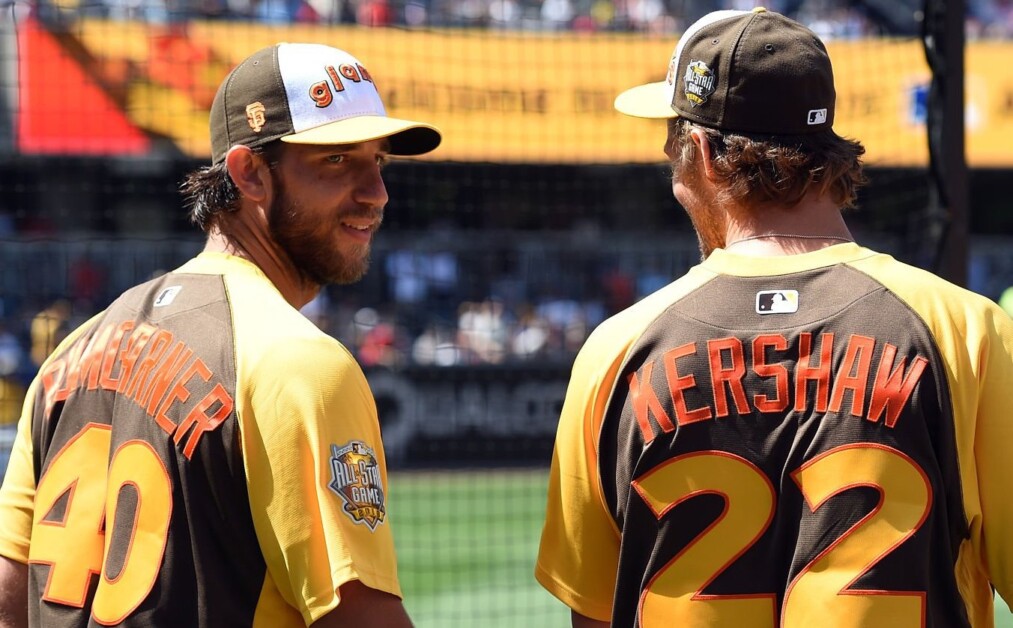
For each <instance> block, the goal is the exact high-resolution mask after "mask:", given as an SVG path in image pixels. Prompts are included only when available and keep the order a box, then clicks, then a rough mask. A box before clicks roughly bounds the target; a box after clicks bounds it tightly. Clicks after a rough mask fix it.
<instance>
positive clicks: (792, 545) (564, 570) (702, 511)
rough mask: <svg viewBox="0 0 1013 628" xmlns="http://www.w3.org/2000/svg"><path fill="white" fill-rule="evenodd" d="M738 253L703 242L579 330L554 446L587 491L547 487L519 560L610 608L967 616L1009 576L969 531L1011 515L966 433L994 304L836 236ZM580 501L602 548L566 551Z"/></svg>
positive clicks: (653, 618) (800, 616)
mask: <svg viewBox="0 0 1013 628" xmlns="http://www.w3.org/2000/svg"><path fill="white" fill-rule="evenodd" d="M757 266H758V264H757V263H756V261H755V259H751V258H743V257H740V256H735V255H732V254H729V253H727V252H725V251H717V252H715V253H714V254H713V255H712V257H711V258H709V259H708V260H707V261H706V262H704V263H703V264H702V265H701V266H699V267H697V268H695V269H694V270H693V271H691V272H690V273H689V274H688V275H687V276H686V277H684V278H683V279H681V280H680V281H678V282H676V283H675V284H672V285H671V286H669V287H667V288H665V289H664V290H662V291H660V292H659V293H656V294H655V295H652V296H651V297H648V299H646V300H645V301H643V302H642V303H641V304H639V305H637V306H634V308H631V309H630V310H628V311H627V312H624V313H622V314H620V315H619V316H618V317H616V318H614V319H612V320H611V321H609V322H607V323H606V324H604V325H603V326H602V327H601V328H600V329H599V330H598V331H596V332H595V335H594V336H593V337H592V339H591V340H589V341H588V345H587V347H585V349H584V350H583V351H582V355H581V357H579V358H578V363H577V365H576V366H575V373H574V378H573V381H587V382H592V383H593V389H590V390H588V389H585V390H583V391H581V390H576V389H573V386H572V385H571V391H570V393H568V400H567V406H566V407H565V408H564V416H563V419H562V422H564V423H566V422H571V421H579V422H583V424H584V429H581V430H579V431H578V429H576V428H575V427H573V428H572V429H567V428H566V427H565V426H563V425H561V429H560V439H559V440H557V460H556V465H557V466H558V467H559V470H560V473H559V476H561V477H566V474H567V473H568V472H573V473H579V474H591V475H592V476H594V475H596V476H597V477H589V478H586V480H585V481H588V482H589V483H592V484H598V485H599V486H600V491H601V493H600V496H591V497H589V498H587V499H586V500H584V501H579V500H578V501H576V503H573V504H572V508H568V507H567V506H563V507H562V508H561V509H560V510H559V511H553V505H554V500H553V499H551V498H550V513H549V515H548V519H547V523H546V532H545V536H543V543H542V554H541V556H540V561H539V572H538V574H539V578H540V580H541V581H542V582H543V584H545V585H546V586H547V587H549V589H550V590H553V591H557V590H560V589H561V588H562V587H566V588H569V589H570V590H572V591H575V592H588V593H584V595H585V596H587V597H589V598H590V597H597V595H594V594H589V593H593V592H595V591H612V590H614V603H613V605H612V607H611V609H609V612H610V614H611V616H612V621H613V625H616V626H627V625H635V624H636V622H637V618H638V617H639V618H641V621H643V625H647V626H649V625H652V622H653V623H657V622H660V624H659V625H665V624H666V622H671V621H675V620H676V619H679V620H680V621H684V620H685V621H696V622H697V623H694V624H692V625H700V626H719V625H737V626H738V625H741V626H751V625H775V624H777V623H778V622H779V621H780V622H783V625H799V626H802V625H825V622H826V621H828V618H829V617H840V618H841V620H840V621H844V622H845V623H846V625H854V626H859V625H861V626H871V625H884V626H887V625H891V626H892V625H915V626H921V625H924V626H968V625H980V623H981V622H982V621H985V618H986V617H990V616H991V595H992V592H991V589H990V586H989V576H991V578H992V580H993V582H995V583H996V585H997V586H1000V588H1001V592H1003V593H1004V595H1009V593H1010V591H1009V587H1010V585H1011V583H1010V582H1009V574H1008V573H1005V572H1004V571H1003V569H1006V568H1008V566H1007V565H1006V562H1008V560H1007V561H1005V562H1004V560H1003V559H1002V557H1004V556H1009V553H1010V548H1009V547H1003V546H1001V541H1000V542H999V544H997V545H991V541H990V545H989V546H988V547H985V545H984V543H983V537H982V530H981V528H982V521H983V520H984V521H985V523H986V524H987V525H988V526H989V529H990V530H995V529H999V530H1002V529H1008V526H1009V525H1013V511H1011V510H1010V508H1009V507H1008V506H1005V505H1003V504H1002V503H1001V502H1000V501H999V500H1003V501H1006V500H1005V498H1004V497H1002V496H1001V495H995V494H993V493H995V492H996V489H997V488H998V483H999V482H1002V481H1004V479H1003V477H1002V476H999V475H997V472H998V473H1001V469H1000V468H999V466H997V465H1001V464H1003V463H1002V462H1001V458H1002V457H1003V454H1002V453H1001V452H998V451H988V446H989V445H988V443H987V442H986V443H982V442H979V440H978V439H981V438H982V436H983V435H984V434H985V433H988V430H997V429H1001V428H1000V427H998V426H997V425H995V421H996V420H997V418H998V415H999V413H1000V412H1001V406H1000V405H999V404H1001V403H1002V401H1003V397H1002V394H1005V399H1006V401H1007V402H1008V397H1009V395H1008V393H1002V392H1001V390H1003V389H1001V388H1000V386H1005V385H1006V384H1005V383H1003V382H1004V381H1005V382H1008V381H1009V377H1010V376H1011V375H1013V373H1010V371H1011V370H1013V369H1011V365H1010V364H1008V357H1007V360H1006V362H1005V363H1004V362H1003V361H1002V357H1001V356H1002V355H1004V350H1003V349H1002V347H1001V343H1002V342H1003V337H1002V336H1001V335H1000V334H1002V333H1005V334H1009V333H1010V331H1011V330H1010V329H1008V327H1009V325H1008V321H1001V322H1000V321H998V320H997V319H995V320H993V319H994V317H995V316H996V315H997V314H998V315H999V316H1001V312H999V311H998V309H997V308H987V306H985V304H984V302H985V300H984V299H981V298H975V297H972V296H971V295H970V294H969V293H964V292H963V291H960V290H959V289H957V288H955V287H953V286H950V285H948V284H944V283H943V282H942V281H941V280H938V279H936V278H934V277H931V276H929V275H928V274H927V273H923V272H921V271H918V270H916V269H913V268H910V267H907V266H904V265H902V264H899V263H897V262H895V261H893V260H892V259H890V258H888V257H887V256H882V255H875V254H873V253H872V252H870V251H867V250H865V249H861V248H859V247H856V246H854V245H840V246H837V247H832V248H829V249H825V250H824V251H820V252H817V253H809V254H805V255H798V256H790V257H785V258H770V259H765V260H764V261H763V266H764V268H763V269H762V270H760V269H758V268H757ZM989 325H991V328H989ZM1003 325H1005V327H1003ZM999 330H1002V331H999ZM966 337H972V338H978V337H981V338H982V340H981V341H980V342H979V341H971V342H966V340H965V339H966ZM1005 342H1006V343H1007V344H1009V343H1010V338H1005ZM990 343H991V346H990ZM990 349H991V353H990V351H989V350H990ZM1006 351H1008V349H1006ZM990 357H991V359H992V360H993V362H994V363H993V364H989V363H988V360H989V358H990ZM584 369H587V370H586V371H585V370H584ZM990 369H991V371H990ZM996 369H998V372H997V371H996ZM1003 369H1004V370H1003ZM986 371H990V372H986ZM1003 377H1005V378H1006V379H1005V380H1004V379H1003ZM979 378H988V381H990V382H992V383H991V384H990V386H985V385H981V386H979V381H980V380H979ZM603 395H607V396H603ZM587 400H597V401H594V403H592V404H588V403H586V401H587ZM578 433H583V434H586V435H587V438H588V439H589V441H590V442H586V443H581V442H568V441H565V440H564V439H563V435H564V434H569V435H571V436H572V435H574V434H578ZM578 449H583V450H584V451H594V452H596V455H590V454H581V453H579V451H578ZM582 456H586V459H585V460H584V461H581V457H582ZM1007 457H1008V456H1007ZM1005 464H1007V465H1008V463H1005ZM990 465H991V466H990ZM976 471H977V473H976ZM553 475H554V478H555V477H556V473H554V474H553ZM568 488H569V487H568V482H567V481H565V480H564V481H563V482H562V486H561V488H560V489H558V490H560V491H561V493H562V494H568V493H569V490H568ZM553 490H557V489H555V488H554V489H553ZM986 507H988V511H987V512H984V511H985V509H986ZM983 512H984V515H983ZM578 518H579V519H581V520H582V522H583V523H582V525H583V526H584V528H586V529H590V530H591V531H590V532H587V531H586V530H582V531H581V532H580V534H581V535H592V536H595V535H596V540H595V542H596V543H598V544H599V546H602V547H605V548H609V547H611V551H602V552H600V553H597V552H596V553H594V554H593V555H591V556H584V557H582V558H575V557H573V556H572V555H569V554H570V552H571V548H572V547H574V546H576V544H575V543H572V542H571V543H569V547H567V546H566V545H565V541H564V540H563V537H564V536H566V535H568V534H570V533H571V532H572V530H567V527H566V525H565V524H562V523H561V522H562V521H566V520H577V519H578ZM1004 524H1005V526H1006V527H1003V525H1004ZM619 538H621V539H622V541H621V546H620V545H619V540H618V539H619ZM591 544H592V543H591V542H589V541H587V540H586V539H585V543H584V546H585V547H587V546H588V545H591ZM557 550H558V552H557ZM985 552H987V553H988V555H989V557H990V558H993V561H992V563H993V573H992V574H988V573H986V572H984V571H983V570H982V567H981V563H980V562H979V561H978V560H977V558H976V557H977V556H981V555H982V554H983V553H985ZM570 563H579V564H580V566H579V569H576V570H573V569H572V568H571V567H570V566H569V564H570ZM1003 588H1005V591H1002V589H1003ZM564 595H565V594H564ZM564 599H565V598H564ZM572 606H573V607H574V608H575V609H576V610H578V612H582V613H583V614H585V615H588V616H601V615H602V614H603V613H602V612H601V611H602V610H604V609H597V610H596V609H594V608H592V607H591V606H583V607H581V606H580V605H573V604H572ZM582 608H583V609H584V610H582Z"/></svg>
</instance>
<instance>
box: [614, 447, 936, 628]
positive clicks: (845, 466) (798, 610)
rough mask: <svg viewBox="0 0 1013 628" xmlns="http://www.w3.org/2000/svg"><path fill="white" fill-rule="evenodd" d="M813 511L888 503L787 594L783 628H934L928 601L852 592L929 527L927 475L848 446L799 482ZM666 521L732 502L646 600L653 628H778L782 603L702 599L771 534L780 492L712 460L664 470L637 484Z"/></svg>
mask: <svg viewBox="0 0 1013 628" xmlns="http://www.w3.org/2000/svg"><path fill="white" fill-rule="evenodd" d="M791 477H792V478H793V479H794V480H795V483H796V484H797V485H798V487H799V489H800V490H801V492H802V495H803V497H804V498H805V500H806V504H807V505H808V507H809V509H810V510H811V511H813V512H816V511H817V510H818V509H819V508H821V507H822V506H823V505H824V504H826V503H827V501H828V500H830V498H832V497H833V496H834V495H837V494H838V493H841V492H843V491H845V490H848V489H850V488H854V487H857V486H864V487H869V488H873V489H875V490H877V491H878V492H879V494H880V501H879V504H878V507H877V508H875V509H873V511H872V512H871V513H869V514H868V515H866V516H865V517H864V518H862V519H861V520H860V521H859V522H857V523H856V524H855V525H853V526H852V527H851V528H850V529H848V530H847V531H845V532H844V533H843V534H842V535H841V536H840V538H838V539H837V540H835V541H834V542H832V543H831V544H830V545H829V547H827V548H826V549H825V550H823V551H822V552H821V553H820V554H819V555H818V556H816V557H815V558H814V559H813V560H812V561H810V562H809V564H808V565H806V566H805V567H804V568H803V569H802V570H801V572H800V573H799V574H798V575H797V576H796V577H795V579H794V580H793V581H792V582H791V584H790V585H789V586H788V588H787V590H786V591H785V594H784V604H783V607H782V610H781V620H780V626H782V627H783V628H801V627H804V626H825V627H833V628H909V627H910V628H917V627H921V626H924V625H925V618H924V613H925V611H924V604H923V602H924V599H923V598H924V593H920V592H913V591H862V590H856V589H852V588H850V587H851V585H852V583H854V582H855V581H856V580H858V578H860V577H861V576H862V574H864V573H865V572H866V571H868V570H869V569H870V568H872V566H873V565H875V564H876V563H877V562H879V560H881V559H882V558H883V557H884V556H886V555H887V554H889V553H890V552H891V551H893V550H894V549H895V548H896V547H898V546H899V545H900V544H901V543H903V542H904V541H905V540H907V539H908V538H909V537H910V536H911V535H913V534H914V533H915V532H916V531H917V530H918V528H920V527H921V525H922V524H923V523H924V522H925V518H926V517H927V516H928V512H929V509H930V508H931V505H932V490H931V485H930V484H929V480H928V478H927V477H926V476H925V473H924V472H923V471H922V469H921V468H920V467H919V466H918V465H917V464H916V463H915V462H914V461H913V460H912V459H911V458H909V457H908V456H906V455H904V454H903V453H901V452H900V451H897V450H896V449H893V448H891V447H886V446H883V445H876V444H872V443H860V444H854V445H846V446H842V447H837V448H835V449H831V450H829V451H827V452H824V453H823V454H820V455H818V456H816V457H815V458H813V459H812V460H810V461H808V462H806V463H805V464H804V465H802V466H801V467H799V468H798V469H796V470H795V471H794V472H792V474H791ZM633 488H634V489H635V490H636V491H637V493H638V494H639V495H640V497H641V498H642V499H643V500H644V502H645V503H646V504H647V505H648V507H649V508H650V509H651V511H652V512H653V513H654V515H655V517H657V518H658V519H659V520H660V519H661V518H662V517H664V516H665V515H666V514H667V513H668V512H669V511H670V510H672V509H673V508H675V507H676V506H677V505H678V504H680V503H682V502H684V501H686V500H688V499H691V498H692V497H695V496H697V495H702V494H716V495H719V496H721V497H722V498H723V499H724V500H725V510H724V512H723V513H722V514H721V515H720V516H719V517H718V518H717V520H715V521H714V522H713V523H712V524H711V525H710V526H709V527H708V528H707V529H706V530H704V531H703V532H702V533H701V534H700V535H699V536H698V537H697V538H696V539H695V540H694V541H692V542H691V543H690V544H689V545H688V546H687V547H686V548H685V549H683V550H682V551H681V552H679V553H678V554H677V555H676V556H675V557H674V558H673V559H672V560H671V561H669V562H668V563H667V564H666V565H665V566H664V567H663V568H662V569H661V570H660V571H659V572H658V574H657V575H655V576H654V578H652V579H651V581H650V582H649V583H648V586H647V589H646V590H645V591H644V592H643V594H642V595H641V600H640V613H639V614H640V622H641V625H642V626H644V627H645V628H660V627H663V626H669V625H674V623H673V622H677V623H678V625H680V626H737V627H741V628H772V627H773V626H776V625H778V621H777V608H776V595H775V593H774V592H771V593H769V594H750V595H738V596H734V595H726V596H722V595H708V594H704V593H703V592H702V591H703V589H705V588H706V587H707V586H708V585H709V584H710V583H711V582H712V581H713V580H714V579H715V578H717V577H718V576H719V575H720V574H721V572H722V571H724V569H725V568H726V567H728V565H730V564H732V563H733V562H734V561H735V560H736V559H738V558H739V557H740V556H742V554H744V553H745V552H746V551H747V550H748V549H749V548H750V547H751V546H752V545H753V544H754V543H756V541H757V540H759V538H760V537H761V536H763V533H764V532H765V531H766V530H767V527H768V526H769V525H770V523H771V521H772V520H773V517H774V512H775V510H776V507H777V505H776V496H775V491H774V487H773V485H772V484H771V482H770V480H769V479H768V478H767V476H766V475H765V474H764V473H763V471H761V470H760V469H759V468H757V467H756V466H755V465H754V464H752V463H751V462H749V461H747V460H745V459H743V458H741V457H739V456H736V455H733V454H729V453H726V452H720V451H707V452H698V453H692V454H686V455H683V456H679V457H676V458H673V459H672V460H669V461H667V462H664V463H662V464H660V465H658V466H657V467H655V468H653V469H651V470H650V471H648V472H647V473H645V474H644V475H643V476H642V477H641V478H639V479H637V480H635V481H634V482H633Z"/></svg>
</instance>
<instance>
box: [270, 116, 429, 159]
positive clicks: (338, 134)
mask: <svg viewBox="0 0 1013 628" xmlns="http://www.w3.org/2000/svg"><path fill="white" fill-rule="evenodd" d="M383 138H389V139H390V154H391V155H422V154H424V153H428V152H429V151H431V150H433V149H435V148H436V147H437V146H439V145H440V141H441V140H442V139H443V136H442V135H441V134H440V130H439V129H437V128H436V127H434V126H432V125H430V124H425V123H423V122H412V121H411V120H399V119H398V118H388V117H387V116H356V117H354V118H345V119H344V120H337V121H335V122H330V123H328V124H322V125H320V126H318V127H314V128H312V129H307V130H305V131H302V132H300V133H294V134H292V135H286V136H284V137H282V138H281V141H283V142H288V143H289V144H328V145H329V144H358V143H359V142H368V141H370V140H379V139H383Z"/></svg>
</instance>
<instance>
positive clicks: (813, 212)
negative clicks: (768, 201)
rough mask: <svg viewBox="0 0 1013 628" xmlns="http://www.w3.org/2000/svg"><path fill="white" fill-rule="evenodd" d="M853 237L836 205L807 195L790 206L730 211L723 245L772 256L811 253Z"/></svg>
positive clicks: (750, 253) (743, 252) (737, 251)
mask: <svg viewBox="0 0 1013 628" xmlns="http://www.w3.org/2000/svg"><path fill="white" fill-rule="evenodd" d="M854 240H855V238H854V236H852V235H851V231H849V230H848V226H847V225H846V224H845V223H844V218H843V217H842V216H841V212H840V209H839V208H838V207H837V206H836V205H834V204H833V203H831V202H830V201H829V200H828V199H826V198H825V197H812V196H807V197H806V198H804V199H802V202H800V203H799V204H798V205H796V206H795V207H791V208H783V207H763V208H758V209H756V210H752V211H743V212H736V213H734V214H729V219H728V224H727V228H726V230H725V245H724V248H725V249H726V250H729V251H733V252H735V253H742V254H746V255H755V256H763V257H769V256H777V255H797V254H799V253H808V252H811V251H817V250H819V249H824V248H826V247H828V246H833V245H835V244H840V243H842V242H854Z"/></svg>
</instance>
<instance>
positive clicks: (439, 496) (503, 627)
mask: <svg viewBox="0 0 1013 628" xmlns="http://www.w3.org/2000/svg"><path fill="white" fill-rule="evenodd" d="M546 480H547V471H546V470H541V469H540V470H535V471H528V470H509V471H465V470H462V471H447V472H399V473H391V478H390V486H391V495H390V500H391V513H390V514H391V520H392V522H393V526H394V536H395V539H396V543H397V552H398V564H399V567H398V570H399V574H400V577H401V586H402V588H403V590H404V595H405V605H406V606H407V608H408V612H409V613H410V614H411V616H412V619H413V620H414V622H415V625H416V626H417V627H418V628H454V627H457V626H461V627H463V626H469V627H471V626H482V628H514V627H516V628H566V627H567V626H569V625H570V624H569V611H568V610H567V609H566V608H565V607H564V606H563V605H562V604H561V603H560V602H558V601H557V600H556V599H555V598H553V597H552V596H550V595H549V594H548V593H546V592H545V591H544V590H543V589H542V588H541V587H540V586H539V585H538V584H537V583H536V582H535V578H534V564H535V555H536V553H537V551H538V538H539V536H540V534H541V529H542V517H543V514H544V511H545V490H546ZM995 617H996V626H997V628H1013V614H1011V613H1010V610H1009V609H1008V608H1007V606H1006V605H1005V604H1004V603H1003V602H1002V601H998V602H997V603H996V613H995Z"/></svg>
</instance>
